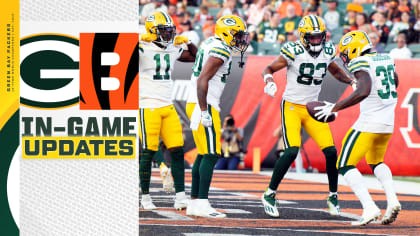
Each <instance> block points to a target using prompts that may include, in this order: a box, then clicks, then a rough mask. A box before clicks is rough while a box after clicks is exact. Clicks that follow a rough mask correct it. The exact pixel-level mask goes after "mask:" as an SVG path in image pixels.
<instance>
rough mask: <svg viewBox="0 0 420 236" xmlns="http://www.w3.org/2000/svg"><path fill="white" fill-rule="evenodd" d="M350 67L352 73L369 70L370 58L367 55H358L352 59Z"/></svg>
mask: <svg viewBox="0 0 420 236" xmlns="http://www.w3.org/2000/svg"><path fill="white" fill-rule="evenodd" d="M348 69H349V71H350V73H355V72H357V71H361V70H363V71H367V72H369V70H370V66H369V62H368V60H367V59H366V58H365V57H358V58H354V59H353V60H351V61H350V63H349V65H348Z"/></svg>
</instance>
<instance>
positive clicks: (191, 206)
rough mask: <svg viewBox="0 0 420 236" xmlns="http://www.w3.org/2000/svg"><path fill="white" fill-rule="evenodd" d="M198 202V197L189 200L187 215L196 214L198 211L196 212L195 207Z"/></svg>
mask: <svg viewBox="0 0 420 236" xmlns="http://www.w3.org/2000/svg"><path fill="white" fill-rule="evenodd" d="M196 202H197V199H191V200H190V201H189V202H188V205H187V211H186V213H187V216H195V215H196V213H195V209H196V206H195V205H196Z"/></svg>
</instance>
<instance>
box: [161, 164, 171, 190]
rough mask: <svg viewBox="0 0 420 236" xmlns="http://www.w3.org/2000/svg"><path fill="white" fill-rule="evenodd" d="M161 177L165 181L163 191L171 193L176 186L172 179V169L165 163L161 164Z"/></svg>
mask: <svg viewBox="0 0 420 236" xmlns="http://www.w3.org/2000/svg"><path fill="white" fill-rule="evenodd" d="M159 168H160V177H161V178H162V182H163V191H165V193H171V192H172V189H173V188H174V181H173V180H172V175H171V169H169V168H168V167H167V166H166V165H165V164H164V163H162V164H160V167H159Z"/></svg>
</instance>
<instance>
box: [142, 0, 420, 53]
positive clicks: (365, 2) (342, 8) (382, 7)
mask: <svg viewBox="0 0 420 236" xmlns="http://www.w3.org/2000/svg"><path fill="white" fill-rule="evenodd" d="M295 1H296V0H295ZM329 1H331V0H329ZM332 1H334V0H332ZM336 1H337V2H338V6H337V11H339V12H341V13H344V19H343V20H344V21H346V23H345V24H344V25H341V27H338V28H335V29H333V30H331V31H330V32H329V33H330V36H331V37H330V41H332V42H333V43H334V44H338V43H339V41H340V39H341V36H342V35H343V34H344V33H346V32H348V30H349V28H347V27H345V25H347V26H350V27H351V29H355V28H356V29H359V30H364V29H366V28H358V27H357V25H356V22H348V18H347V16H348V14H347V9H348V8H347V6H348V4H349V3H350V4H352V6H353V7H354V6H357V8H358V9H363V13H365V14H366V15H367V16H368V18H369V22H368V25H369V26H371V25H372V23H374V19H375V14H376V13H378V12H384V13H385V14H386V15H387V16H388V19H387V22H388V24H390V25H392V24H393V23H394V22H396V21H399V18H398V17H397V18H393V21H394V22H393V21H391V17H390V14H388V12H389V11H392V9H391V8H392V7H391V4H389V1H372V0H354V1H348V0H336ZM170 2H171V3H172V4H173V3H174V2H177V1H170ZM188 2H190V1H188ZM257 2H258V0H254V1H238V0H237V1H236V3H237V4H236V6H241V8H236V9H235V10H237V11H235V12H237V13H234V14H238V15H239V16H242V17H243V18H245V20H246V18H247V15H248V9H249V8H247V7H245V8H242V7H243V6H244V5H250V4H251V3H257ZM267 2H268V5H267V8H266V11H269V12H270V13H271V14H272V13H274V12H275V11H277V9H278V8H279V6H280V5H281V3H282V1H281V0H280V1H267ZM297 2H299V3H300V5H301V6H302V9H305V8H307V7H308V6H309V3H308V1H297ZM316 2H318V3H319V6H320V7H321V9H322V12H326V11H327V10H328V7H327V4H326V1H321V2H320V1H316ZM374 2H375V3H374ZM376 2H377V3H376ZM219 3H220V4H219V5H221V3H223V1H219ZM167 4H168V3H167ZM183 4H184V3H183V2H181V1H178V3H177V7H178V9H181V8H183V9H186V11H187V12H189V13H190V14H188V16H187V17H190V16H194V15H195V14H196V13H198V12H199V11H200V7H199V6H193V5H191V6H190V5H188V6H186V7H185V6H184V5H183ZM398 4H399V5H397V8H396V9H397V10H396V11H397V15H398V14H400V12H402V11H407V10H410V11H409V13H410V15H411V16H413V17H416V20H417V21H416V26H415V29H416V30H420V17H419V13H418V10H416V9H415V7H414V6H412V5H411V2H410V1H400V2H399V3H398ZM142 7H143V6H142V5H140V6H139V13H140V12H141V10H142ZM221 9H222V8H215V7H209V8H208V14H209V15H212V16H213V17H214V19H215V20H217V18H216V15H217V13H218V12H220V10H221ZM398 12H399V13H398ZM181 20H182V17H181ZM189 20H191V19H189ZM141 23H142V22H140V24H141ZM262 23H263V22H262ZM262 23H260V25H262ZM193 24H194V30H195V31H196V32H197V33H198V34H199V36H200V39H201V40H204V39H205V35H203V31H202V27H201V26H200V25H199V24H197V22H194V21H193ZM260 25H258V26H254V27H253V29H252V31H254V32H255V34H253V35H255V37H254V38H253V42H252V43H251V45H252V48H253V50H250V52H249V53H250V54H256V55H278V53H279V50H280V48H281V44H279V43H267V42H264V43H258V42H257V35H258V32H259V30H260V28H261V27H260ZM373 25H374V24H373ZM255 28H256V29H255ZM250 29H251V28H250ZM366 30H367V29H366ZM370 30H372V31H373V32H375V33H377V34H378V35H379V34H380V33H381V29H377V28H375V27H370V29H369V31H370ZM390 30H392V27H391V28H390ZM367 33H370V32H367ZM388 33H389V32H388ZM286 41H287V38H286ZM381 47H382V48H384V50H385V52H390V51H391V49H393V48H395V47H396V44H395V42H394V41H393V38H392V37H388V40H387V42H386V43H381ZM408 48H409V49H410V50H411V51H412V52H413V58H420V44H419V43H413V44H410V45H408Z"/></svg>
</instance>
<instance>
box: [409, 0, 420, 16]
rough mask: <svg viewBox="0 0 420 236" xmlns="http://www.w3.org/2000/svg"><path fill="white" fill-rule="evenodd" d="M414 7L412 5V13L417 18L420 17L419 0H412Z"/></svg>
mask: <svg viewBox="0 0 420 236" xmlns="http://www.w3.org/2000/svg"><path fill="white" fill-rule="evenodd" d="M411 4H412V7H411V13H412V15H413V16H414V17H415V18H416V19H419V18H420V1H418V0H412V1H411Z"/></svg>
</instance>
